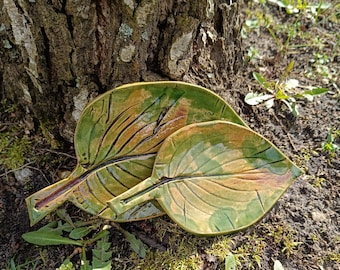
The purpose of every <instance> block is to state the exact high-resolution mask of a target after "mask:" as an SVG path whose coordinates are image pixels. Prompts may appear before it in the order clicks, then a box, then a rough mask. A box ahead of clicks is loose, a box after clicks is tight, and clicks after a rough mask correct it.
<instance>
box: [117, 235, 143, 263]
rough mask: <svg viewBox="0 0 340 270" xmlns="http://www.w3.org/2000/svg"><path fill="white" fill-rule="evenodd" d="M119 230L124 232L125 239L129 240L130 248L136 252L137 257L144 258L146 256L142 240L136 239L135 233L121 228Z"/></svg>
mask: <svg viewBox="0 0 340 270" xmlns="http://www.w3.org/2000/svg"><path fill="white" fill-rule="evenodd" d="M121 232H123V233H124V236H125V239H126V241H128V242H129V244H130V247H131V249H132V250H133V251H134V252H136V253H137V254H138V256H139V257H141V258H145V256H146V249H145V247H144V244H143V242H142V241H141V240H140V239H137V238H136V236H135V235H133V234H132V233H129V232H128V231H125V230H123V229H121Z"/></svg>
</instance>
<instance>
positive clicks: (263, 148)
mask: <svg viewBox="0 0 340 270" xmlns="http://www.w3.org/2000/svg"><path fill="white" fill-rule="evenodd" d="M300 174H301V171H300V169H299V168H298V167H296V166H295V165H294V164H293V163H292V162H291V161H290V160H289V159H288V158H287V157H286V156H285V155H284V154H282V153H281V152H280V151H279V150H278V149H277V148H276V147H275V146H274V145H273V144H272V143H270V142H269V141H268V140H266V139H265V138H263V137H262V136H260V135H259V134H257V133H255V132H253V131H252V130H250V129H248V128H245V127H243V126H240V125H237V124H234V123H230V122H226V121H210V122H206V123H197V124H192V125H188V126H185V127H183V128H181V129H180V130H178V131H176V132H175V133H173V134H172V135H170V136H169V137H168V138H167V139H166V140H165V141H164V143H163V145H162V147H161V149H160V150H159V152H158V154H157V157H156V160H155V164H154V169H153V172H152V175H151V177H150V178H148V179H146V180H144V181H143V182H141V183H140V184H138V185H136V186H135V187H133V188H132V189H130V190H129V191H127V192H125V193H123V194H121V195H120V196H118V197H116V198H114V199H113V200H111V201H110V202H109V206H110V208H111V209H112V210H113V211H114V212H115V214H116V215H118V216H119V215H121V214H122V213H124V212H125V211H127V210H128V209H130V208H133V207H134V206H135V205H139V204H140V203H141V202H145V201H148V200H157V201H158V203H159V204H160V206H161V207H162V208H163V209H164V211H165V212H166V213H167V214H168V215H169V216H170V217H171V218H172V219H173V220H174V221H175V222H176V223H178V224H179V225H180V226H181V227H182V228H183V229H185V230H187V231H189V232H191V233H194V234H200V235H217V234H225V233H231V232H234V231H238V230H241V229H244V228H246V227H248V226H250V225H252V224H253V223H255V222H257V221H258V220H259V219H261V218H262V217H263V216H264V215H265V214H266V213H267V212H268V211H269V210H270V209H271V208H272V207H273V205H274V204H275V203H276V201H277V200H278V199H279V198H280V196H281V195H282V194H283V193H284V192H285V191H286V189H287V188H288V187H289V186H290V184H291V183H292V182H293V180H294V179H295V178H296V177H298V176H299V175H300Z"/></svg>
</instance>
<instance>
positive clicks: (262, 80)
mask: <svg viewBox="0 0 340 270" xmlns="http://www.w3.org/2000/svg"><path fill="white" fill-rule="evenodd" d="M253 77H254V79H255V80H256V81H257V82H258V83H259V84H261V85H262V86H263V88H265V89H267V90H268V91H272V90H271V89H270V87H271V84H270V82H268V81H267V80H266V79H265V78H264V77H263V76H262V75H261V74H260V73H257V72H253Z"/></svg>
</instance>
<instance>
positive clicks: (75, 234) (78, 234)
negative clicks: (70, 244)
mask: <svg viewBox="0 0 340 270" xmlns="http://www.w3.org/2000/svg"><path fill="white" fill-rule="evenodd" d="M92 230H93V227H92V226H87V227H79V228H75V229H73V230H72V231H71V232H70V235H69V236H70V238H72V239H75V240H78V239H81V238H83V237H85V236H86V235H88V234H89V233H90V232H91V231H92Z"/></svg>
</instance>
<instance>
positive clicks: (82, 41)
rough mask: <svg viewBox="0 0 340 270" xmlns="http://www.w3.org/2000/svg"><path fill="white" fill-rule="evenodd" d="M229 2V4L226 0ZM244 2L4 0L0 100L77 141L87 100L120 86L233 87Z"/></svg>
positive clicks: (1, 5)
mask: <svg viewBox="0 0 340 270" xmlns="http://www.w3.org/2000/svg"><path fill="white" fill-rule="evenodd" d="M230 2H231V1H230ZM239 5H240V3H229V1H222V0H187V1H181V0H177V1H175V0H172V1H171V0H138V1H137V0H121V1H118V0H116V1H109V0H99V1H89V0H81V1H80V0H50V1H42V0H29V1H25V0H1V1H0V10H1V13H0V14H1V22H0V37H1V39H2V43H1V44H0V45H2V46H1V48H0V78H1V92H0V95H1V98H2V99H10V100H12V101H14V102H16V103H17V104H19V105H20V106H21V107H22V108H23V109H24V111H25V112H26V121H27V123H30V125H31V128H34V123H37V122H38V123H39V122H44V121H49V122H51V121H52V120H53V121H54V120H55V124H57V125H56V126H57V127H58V132H60V134H61V135H62V136H63V137H64V138H66V139H68V140H70V141H71V140H72V138H73V132H74V128H75V124H76V122H77V120H78V119H79V115H80V113H81V111H82V110H83V108H84V107H85V105H86V104H87V103H88V102H89V100H91V99H92V98H93V97H95V96H96V95H98V94H100V93H103V92H105V91H106V90H108V89H111V88H113V87H116V86H118V85H121V84H123V83H129V82H136V81H155V80H168V79H171V80H181V81H186V82H192V83H196V84H200V85H202V86H205V87H207V88H210V89H212V90H215V91H221V90H227V89H231V88H232V85H233V81H234V80H235V76H236V75H237V71H238V70H239V68H240V66H241V64H242V52H241V39H240V28H241V23H240V16H239Z"/></svg>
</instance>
